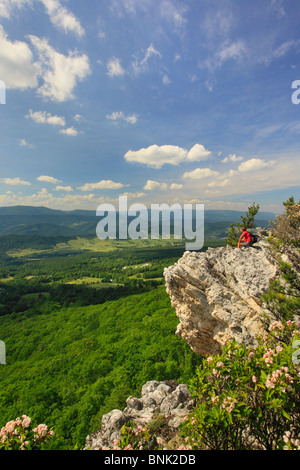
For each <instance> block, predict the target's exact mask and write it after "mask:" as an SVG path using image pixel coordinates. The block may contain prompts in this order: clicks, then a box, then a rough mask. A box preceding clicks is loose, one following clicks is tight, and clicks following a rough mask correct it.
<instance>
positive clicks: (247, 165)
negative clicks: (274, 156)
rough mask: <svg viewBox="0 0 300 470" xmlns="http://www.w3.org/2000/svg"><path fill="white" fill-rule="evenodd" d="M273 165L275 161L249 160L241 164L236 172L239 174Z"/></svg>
mask: <svg viewBox="0 0 300 470" xmlns="http://www.w3.org/2000/svg"><path fill="white" fill-rule="evenodd" d="M275 163H276V161H275V160H270V161H268V162H267V161H265V160H262V159H261V158H251V159H250V160H247V161H246V162H243V163H241V164H240V166H239V167H238V170H239V171H241V172H248V171H256V170H262V169H263V168H267V167H270V166H273V165H274V164H275Z"/></svg>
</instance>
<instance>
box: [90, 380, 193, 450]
mask: <svg viewBox="0 0 300 470" xmlns="http://www.w3.org/2000/svg"><path fill="white" fill-rule="evenodd" d="M126 405H127V406H126V408H125V409H124V410H123V411H121V410H112V411H110V412H109V413H107V414H106V415H104V416H103V418H102V422H101V429H100V431H97V432H95V433H93V434H91V435H89V436H87V438H86V445H85V449H90V450H104V449H108V448H113V447H114V442H115V440H119V439H120V434H121V429H122V426H123V425H124V424H125V423H128V422H129V421H130V422H132V423H134V424H135V425H137V426H146V425H147V424H149V423H150V422H151V421H152V420H153V418H154V417H155V416H158V415H162V416H163V417H164V418H165V420H166V425H167V426H168V428H169V430H170V433H172V432H175V431H176V430H177V429H178V427H179V426H180V424H181V422H182V421H183V419H184V418H185V417H186V416H187V415H188V414H189V412H190V410H191V409H192V408H193V405H194V401H193V400H192V399H191V395H190V392H189V390H188V387H187V386H186V385H184V384H178V383H177V382H175V381H173V380H165V381H163V382H159V381H156V380H152V381H150V382H147V383H146V384H145V385H144V386H143V387H142V392H141V398H135V397H129V398H127V400H126Z"/></svg>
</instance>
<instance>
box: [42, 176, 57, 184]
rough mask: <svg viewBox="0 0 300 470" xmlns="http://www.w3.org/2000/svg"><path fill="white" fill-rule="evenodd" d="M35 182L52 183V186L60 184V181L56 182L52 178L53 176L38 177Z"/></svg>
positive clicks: (55, 179)
mask: <svg viewBox="0 0 300 470" xmlns="http://www.w3.org/2000/svg"><path fill="white" fill-rule="evenodd" d="M37 181H43V182H44V183H52V184H57V183H61V181H60V180H58V179H57V178H53V176H47V175H41V176H38V177H37Z"/></svg>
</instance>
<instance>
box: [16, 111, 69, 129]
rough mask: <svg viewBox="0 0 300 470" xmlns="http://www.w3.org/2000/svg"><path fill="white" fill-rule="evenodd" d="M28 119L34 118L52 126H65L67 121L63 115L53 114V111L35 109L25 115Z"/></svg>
mask: <svg viewBox="0 0 300 470" xmlns="http://www.w3.org/2000/svg"><path fill="white" fill-rule="evenodd" d="M25 117H26V118H27V119H29V118H30V119H32V120H33V121H34V122H36V123H38V124H50V125H51V126H65V125H66V121H65V118H64V117H62V116H52V114H51V113H47V112H46V111H35V112H33V111H32V109H30V110H29V114H27V115H26V116H25Z"/></svg>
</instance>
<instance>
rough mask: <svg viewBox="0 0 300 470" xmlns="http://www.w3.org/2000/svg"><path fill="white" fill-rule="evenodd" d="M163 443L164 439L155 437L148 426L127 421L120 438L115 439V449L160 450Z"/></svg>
mask: <svg viewBox="0 0 300 470" xmlns="http://www.w3.org/2000/svg"><path fill="white" fill-rule="evenodd" d="M162 443H163V441H162V439H161V438H160V437H155V436H154V435H153V434H152V433H151V432H150V430H149V429H148V428H147V426H137V425H135V424H132V423H127V424H124V426H123V427H122V430H121V436H120V439H119V440H115V442H114V447H113V450H160V449H162V447H161V445H162ZM103 450H104V449H103ZM108 450H110V448H108Z"/></svg>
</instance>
